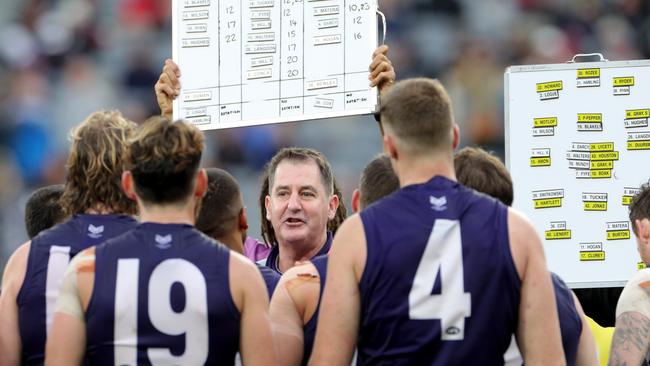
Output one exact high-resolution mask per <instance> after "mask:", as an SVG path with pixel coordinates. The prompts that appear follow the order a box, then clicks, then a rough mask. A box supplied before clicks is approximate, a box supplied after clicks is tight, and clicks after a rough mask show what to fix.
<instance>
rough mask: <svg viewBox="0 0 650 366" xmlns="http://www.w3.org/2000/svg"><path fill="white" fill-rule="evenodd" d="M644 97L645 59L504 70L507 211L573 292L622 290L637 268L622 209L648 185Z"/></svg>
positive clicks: (649, 106)
mask: <svg viewBox="0 0 650 366" xmlns="http://www.w3.org/2000/svg"><path fill="white" fill-rule="evenodd" d="M649 95H650V60H643V61H616V62H606V61H598V62H582V63H567V64H554V65H530V66H512V67H510V68H508V69H507V70H506V73H505V104H506V111H505V123H506V164H507V166H508V169H509V170H510V173H511V174H512V179H513V184H514V203H513V206H514V207H515V208H517V209H519V210H521V211H523V212H524V213H525V214H526V215H527V216H528V217H529V218H530V219H531V220H532V221H533V224H534V225H535V227H536V228H537V231H538V233H539V234H540V237H541V238H542V240H543V243H544V250H545V254H546V260H547V263H548V266H549V269H550V270H552V271H554V272H556V273H558V274H559V275H560V276H562V278H564V280H565V281H566V282H567V283H568V284H569V285H570V286H571V287H574V288H579V287H613V286H622V285H624V284H625V282H626V281H627V280H628V279H629V278H631V277H632V276H633V275H634V273H635V271H636V270H637V268H638V266H639V261H640V257H639V254H638V252H637V249H636V241H635V238H634V234H633V233H632V231H631V227H630V224H629V222H628V206H629V204H630V202H631V200H632V197H633V196H634V194H636V192H638V190H639V187H640V186H641V184H643V183H644V182H647V181H648V179H649V178H650V169H648V168H647V167H648V164H649V162H650V126H649V123H648V121H649V119H650V98H648V96H649ZM641 265H642V266H645V265H643V264H641Z"/></svg>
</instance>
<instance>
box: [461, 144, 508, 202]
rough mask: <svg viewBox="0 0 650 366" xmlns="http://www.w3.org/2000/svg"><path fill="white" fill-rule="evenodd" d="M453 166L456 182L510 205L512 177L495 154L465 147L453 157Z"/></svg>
mask: <svg viewBox="0 0 650 366" xmlns="http://www.w3.org/2000/svg"><path fill="white" fill-rule="evenodd" d="M454 168H455V169H456V179H457V180H458V183H460V184H462V185H464V186H466V187H469V188H472V189H474V190H476V191H479V192H482V193H485V194H487V195H489V196H492V197H494V198H496V199H498V200H499V201H501V202H503V204H505V205H507V206H510V205H512V200H513V189H512V178H511V177H510V172H508V169H506V167H505V165H503V163H502V162H501V160H499V158H497V157H496V156H494V155H492V154H490V153H488V152H487V151H485V150H483V149H481V148H476V147H465V148H463V149H462V150H460V151H459V152H458V153H457V154H456V156H455V157H454Z"/></svg>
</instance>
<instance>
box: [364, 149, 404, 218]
mask: <svg viewBox="0 0 650 366" xmlns="http://www.w3.org/2000/svg"><path fill="white" fill-rule="evenodd" d="M398 189H399V178H398V177H397V175H396V174H395V171H394V170H393V167H392V165H391V163H390V158H389V157H388V156H386V155H384V154H381V155H378V156H377V157H375V158H374V159H372V160H371V161H370V163H368V165H366V167H365V168H364V169H363V172H362V173H361V179H359V196H360V197H359V205H360V208H361V209H362V210H363V209H364V208H366V207H368V206H370V204H372V203H374V202H375V201H378V200H380V199H382V198H384V197H386V196H388V195H389V194H391V193H393V192H395V191H397V190H398Z"/></svg>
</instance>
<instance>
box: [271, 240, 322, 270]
mask: <svg viewBox="0 0 650 366" xmlns="http://www.w3.org/2000/svg"><path fill="white" fill-rule="evenodd" d="M318 242H319V245H316V246H314V245H313V243H309V242H301V243H296V242H291V243H288V242H284V243H278V245H279V246H280V255H279V256H278V268H279V269H280V272H282V273H284V272H286V271H287V270H289V268H291V267H293V266H295V265H296V262H305V261H308V260H310V259H312V258H313V257H314V256H315V255H316V254H318V252H320V250H321V249H322V248H323V246H324V245H325V242H327V232H323V236H322V237H321V239H320V240H318Z"/></svg>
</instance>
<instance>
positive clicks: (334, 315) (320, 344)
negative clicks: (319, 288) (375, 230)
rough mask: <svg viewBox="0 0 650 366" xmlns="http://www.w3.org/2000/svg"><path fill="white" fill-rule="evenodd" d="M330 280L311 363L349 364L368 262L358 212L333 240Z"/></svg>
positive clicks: (328, 279)
mask: <svg viewBox="0 0 650 366" xmlns="http://www.w3.org/2000/svg"><path fill="white" fill-rule="evenodd" d="M329 256H330V258H329V262H328V267H327V281H326V284H325V291H324V293H323V300H322V302H321V308H320V314H319V317H318V327H317V331H316V340H315V342H314V350H313V352H312V357H311V359H310V362H309V364H310V365H328V366H329V365H349V364H350V361H351V360H352V355H353V353H354V348H355V345H356V343H357V334H358V332H359V318H360V314H359V312H360V307H361V304H360V303H361V300H360V294H359V279H360V278H361V274H362V273H363V269H364V267H365V263H366V238H365V233H364V231H363V224H362V222H361V219H360V217H359V216H358V215H355V216H352V217H350V218H348V219H347V220H346V221H345V222H344V223H343V225H341V227H340V228H339V230H338V231H337V233H336V236H335V237H334V242H333V243H332V250H331V251H330V254H329Z"/></svg>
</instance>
